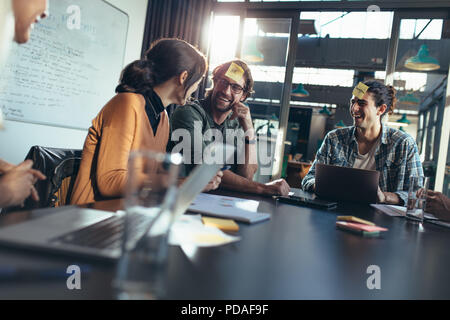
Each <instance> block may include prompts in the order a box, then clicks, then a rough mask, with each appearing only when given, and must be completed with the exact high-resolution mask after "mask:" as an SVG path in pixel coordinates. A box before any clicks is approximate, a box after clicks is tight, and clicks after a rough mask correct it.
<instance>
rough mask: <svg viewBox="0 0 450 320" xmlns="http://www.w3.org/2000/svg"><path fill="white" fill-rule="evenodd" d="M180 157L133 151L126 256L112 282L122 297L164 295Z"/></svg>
mask: <svg viewBox="0 0 450 320" xmlns="http://www.w3.org/2000/svg"><path fill="white" fill-rule="evenodd" d="M181 160H182V157H181V155H179V154H163V153H155V152H151V151H136V152H132V153H131V154H130V159H129V162H128V181H127V189H126V193H125V215H124V228H123V234H122V256H121V258H120V260H119V262H118V265H117V270H116V276H115V279H114V283H113V286H114V287H115V289H116V293H117V295H116V297H117V298H118V299H164V297H165V293H166V283H167V279H166V278H167V262H168V261H167V258H168V257H167V253H168V247H169V245H168V236H169V231H170V227H171V225H172V223H173V212H174V211H173V207H174V204H175V200H176V193H177V180H178V175H179V172H180V164H181Z"/></svg>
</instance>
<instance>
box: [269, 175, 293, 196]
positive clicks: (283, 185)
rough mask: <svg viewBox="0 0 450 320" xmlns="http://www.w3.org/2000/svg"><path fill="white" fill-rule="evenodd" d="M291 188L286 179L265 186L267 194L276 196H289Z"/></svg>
mask: <svg viewBox="0 0 450 320" xmlns="http://www.w3.org/2000/svg"><path fill="white" fill-rule="evenodd" d="M290 190H291V188H290V187H289V185H288V183H287V182H286V181H285V180H284V179H278V180H275V181H272V182H268V183H266V184H265V190H264V193H265V194H270V195H276V196H287V195H289V191H290Z"/></svg>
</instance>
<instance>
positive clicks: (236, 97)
mask: <svg viewBox="0 0 450 320" xmlns="http://www.w3.org/2000/svg"><path fill="white" fill-rule="evenodd" d="M212 80H213V88H211V89H208V90H207V92H206V98H205V99H203V100H199V101H193V102H192V103H189V104H187V105H185V106H182V107H178V108H177V109H176V110H175V111H174V113H173V115H172V116H171V119H170V121H171V122H170V123H171V145H170V146H169V149H171V150H175V151H176V152H178V150H177V146H176V144H175V141H178V138H177V130H178V132H183V131H185V132H186V133H187V135H188V136H189V137H190V139H188V140H189V142H190V145H189V146H188V147H189V149H190V154H191V155H192V156H191V159H189V160H190V161H191V162H190V163H191V165H189V166H187V169H188V171H189V170H192V168H193V167H194V166H195V165H196V164H198V163H199V162H198V161H200V162H201V161H202V151H203V150H205V147H206V146H207V145H208V144H209V143H211V140H209V141H208V140H207V139H205V136H207V135H208V133H211V134H213V135H214V136H215V140H214V141H216V140H217V136H220V137H221V138H220V140H222V141H221V142H223V143H226V142H227V141H228V140H229V138H230V137H232V136H237V137H239V136H241V137H242V138H243V139H242V140H244V141H242V143H241V144H239V143H238V142H237V140H238V139H235V138H232V139H233V143H234V146H235V148H236V152H235V157H234V161H235V162H234V163H233V164H232V165H231V167H230V169H229V170H225V171H224V173H223V177H222V182H221V184H220V187H221V188H226V189H231V190H234V191H241V192H248V193H256V194H266V195H287V194H288V193H289V190H290V188H289V185H288V184H287V182H286V181H285V180H283V179H279V180H276V181H273V182H269V183H266V184H263V183H259V182H255V181H253V176H254V174H255V172H256V170H257V169H258V164H257V160H256V136H255V130H254V128H253V123H252V118H251V114H250V109H249V107H248V106H246V105H245V104H244V101H245V100H246V99H247V98H248V97H249V96H250V94H251V93H252V91H253V78H252V74H251V72H250V69H249V67H248V66H247V64H246V63H245V62H243V61H241V60H233V61H229V62H226V63H223V64H221V65H219V66H217V67H216V68H215V69H214V70H213V72H212ZM197 128H198V132H196V131H197V130H196V129H197ZM180 130H181V131H180ZM239 130H240V131H241V132H242V134H241V135H239V133H238V131H239ZM214 132H215V133H214ZM244 133H245V138H244ZM183 140H184V139H183ZM196 140H197V141H196ZM183 142H184V141H183ZM198 146H199V147H198ZM239 154H241V155H243V157H240V159H241V160H242V161H238V158H239ZM185 160H186V159H185Z"/></svg>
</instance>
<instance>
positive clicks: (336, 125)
mask: <svg viewBox="0 0 450 320" xmlns="http://www.w3.org/2000/svg"><path fill="white" fill-rule="evenodd" d="M334 127H335V128H344V127H346V125H345V123H344V121H342V120H339V122H338V123H336V124H335V125H334Z"/></svg>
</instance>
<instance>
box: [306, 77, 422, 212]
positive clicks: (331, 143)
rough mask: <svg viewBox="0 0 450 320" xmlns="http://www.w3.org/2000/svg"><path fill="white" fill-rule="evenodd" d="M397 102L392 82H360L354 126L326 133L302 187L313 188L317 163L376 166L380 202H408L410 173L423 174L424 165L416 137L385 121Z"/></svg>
mask: <svg viewBox="0 0 450 320" xmlns="http://www.w3.org/2000/svg"><path fill="white" fill-rule="evenodd" d="M395 104H396V98H395V89H394V88H393V87H392V86H386V85H384V84H382V83H380V82H378V81H372V80H370V81H365V82H364V83H362V82H360V83H359V84H358V85H357V86H356V88H355V89H354V90H353V97H352V99H351V100H350V114H351V116H352V118H353V126H351V127H346V128H340V129H335V130H333V131H330V132H329V133H328V134H327V135H326V137H325V139H324V142H323V144H322V146H321V147H320V149H319V151H318V152H317V155H316V159H315V160H314V163H313V164H312V166H311V168H310V170H309V172H308V174H307V175H306V176H305V178H304V179H303V180H302V187H303V189H304V190H306V191H314V189H315V165H316V163H324V164H331V165H338V166H343V167H352V168H359V169H368V170H377V171H379V172H380V180H379V187H378V202H380V203H390V204H402V205H403V204H406V201H407V199H408V189H409V184H410V177H411V176H419V177H422V176H423V169H422V163H421V162H420V157H419V152H418V149H417V145H416V142H415V141H414V139H413V138H412V137H411V136H410V135H408V134H407V133H404V132H402V131H400V130H397V129H393V128H389V127H387V126H386V124H384V123H383V122H382V119H383V117H384V116H385V115H386V114H387V113H389V114H390V113H392V112H393V111H394V109H395ZM355 200H357V199H355Z"/></svg>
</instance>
